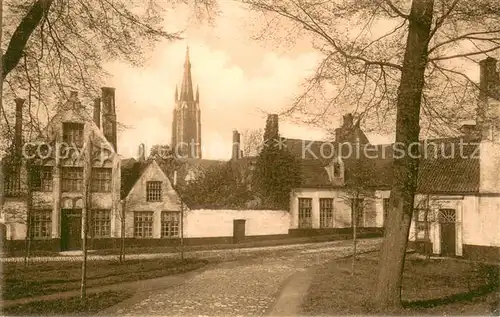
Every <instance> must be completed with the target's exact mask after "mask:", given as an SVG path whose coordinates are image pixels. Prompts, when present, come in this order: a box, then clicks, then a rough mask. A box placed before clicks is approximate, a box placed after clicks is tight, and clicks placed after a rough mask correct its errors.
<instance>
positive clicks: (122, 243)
mask: <svg viewBox="0 0 500 317" xmlns="http://www.w3.org/2000/svg"><path fill="white" fill-rule="evenodd" d="M126 204H127V202H126V201H125V200H123V203H122V215H121V239H120V262H123V261H125V208H126V207H127V205H126Z"/></svg>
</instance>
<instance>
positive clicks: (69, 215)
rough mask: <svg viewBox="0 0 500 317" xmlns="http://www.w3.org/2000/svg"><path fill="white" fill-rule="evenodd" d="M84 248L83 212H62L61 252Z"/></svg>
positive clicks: (66, 210) (73, 210) (67, 210)
mask: <svg viewBox="0 0 500 317" xmlns="http://www.w3.org/2000/svg"><path fill="white" fill-rule="evenodd" d="M81 246H82V210H81V209H63V210H62V211H61V250H62V251H72V250H80V249H81Z"/></svg>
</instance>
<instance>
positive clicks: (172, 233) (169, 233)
mask: <svg viewBox="0 0 500 317" xmlns="http://www.w3.org/2000/svg"><path fill="white" fill-rule="evenodd" d="M179 223H180V214H179V212H178V211H163V212H162V213H161V237H162V238H174V237H178V236H179Z"/></svg>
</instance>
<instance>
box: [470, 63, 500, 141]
mask: <svg viewBox="0 0 500 317" xmlns="http://www.w3.org/2000/svg"><path fill="white" fill-rule="evenodd" d="M479 70H480V71H479V72H480V75H479V89H480V90H479V102H478V107H477V120H476V121H477V125H478V128H479V130H480V131H482V136H483V138H484V137H486V138H487V137H488V135H489V134H490V132H491V131H490V130H491V129H492V128H493V126H494V125H495V122H492V120H493V121H496V120H498V115H499V114H500V106H499V103H498V102H499V101H500V74H499V72H498V71H497V60H496V59H495V58H492V57H488V58H486V59H483V60H482V61H480V62H479ZM495 99H496V101H495Z"/></svg>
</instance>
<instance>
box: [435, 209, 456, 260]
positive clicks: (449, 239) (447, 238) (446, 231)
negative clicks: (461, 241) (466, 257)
mask: <svg viewBox="0 0 500 317" xmlns="http://www.w3.org/2000/svg"><path fill="white" fill-rule="evenodd" d="M439 224H440V226H441V255H443V256H455V254H456V252H455V250H456V212H455V209H440V210H439Z"/></svg>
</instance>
